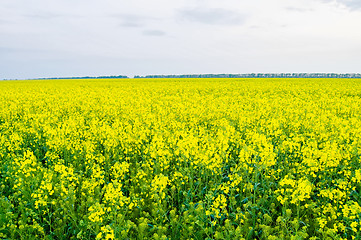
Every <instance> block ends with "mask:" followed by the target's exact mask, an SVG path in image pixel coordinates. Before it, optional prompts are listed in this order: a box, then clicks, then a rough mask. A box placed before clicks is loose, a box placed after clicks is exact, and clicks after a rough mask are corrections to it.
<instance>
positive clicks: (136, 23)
mask: <svg viewBox="0 0 361 240" xmlns="http://www.w3.org/2000/svg"><path fill="white" fill-rule="evenodd" d="M114 17H115V18H117V19H119V20H120V22H121V23H120V26H121V27H129V28H139V27H144V26H145V25H146V23H147V22H148V21H154V20H157V19H156V18H153V17H148V16H141V15H135V14H119V15H115V16H114Z"/></svg>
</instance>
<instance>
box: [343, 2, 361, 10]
mask: <svg viewBox="0 0 361 240" xmlns="http://www.w3.org/2000/svg"><path fill="white" fill-rule="evenodd" d="M338 2H339V3H341V4H343V5H345V6H346V7H348V8H350V9H352V10H360V9H361V1H360V0H338Z"/></svg>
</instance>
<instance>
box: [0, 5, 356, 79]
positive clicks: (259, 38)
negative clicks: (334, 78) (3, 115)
mask: <svg viewBox="0 0 361 240" xmlns="http://www.w3.org/2000/svg"><path fill="white" fill-rule="evenodd" d="M360 26H361V1H360V0H297V1H296V0H223V1H219V0H217V1H216V0H178V1H169V0H155V1H149V0H132V1H129V0H32V1H29V0H1V1H0V79H14V78H38V77H62V76H99V75H128V76H133V75H146V74H186V73H253V72H255V73H280V72H336V73H359V72H361V31H360Z"/></svg>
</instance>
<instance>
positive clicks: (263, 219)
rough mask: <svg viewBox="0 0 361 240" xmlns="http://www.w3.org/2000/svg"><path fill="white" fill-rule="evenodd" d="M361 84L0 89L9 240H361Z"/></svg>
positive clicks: (134, 82) (1, 190) (99, 84)
mask: <svg viewBox="0 0 361 240" xmlns="http://www.w3.org/2000/svg"><path fill="white" fill-rule="evenodd" d="M360 155H361V80H360V79H121V80H116V79H114V80H113V79H97V80H51V81H50V80H44V81H38V80H32V81H3V82H0V169H1V175H0V239H43V238H45V239H191V238H193V239H361V234H360V226H361V222H360V220H361V207H360V205H361V195H360V191H361V164H360V163H361V159H360Z"/></svg>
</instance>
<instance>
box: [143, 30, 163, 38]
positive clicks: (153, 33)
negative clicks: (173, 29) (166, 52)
mask: <svg viewBox="0 0 361 240" xmlns="http://www.w3.org/2000/svg"><path fill="white" fill-rule="evenodd" d="M143 35H145V36H156V37H159V36H164V35H166V32H164V31H160V30H145V31H143Z"/></svg>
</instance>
